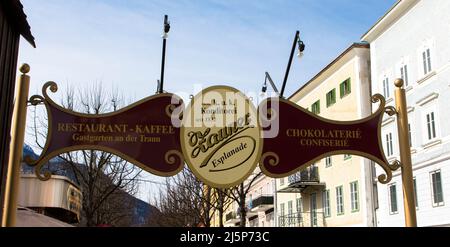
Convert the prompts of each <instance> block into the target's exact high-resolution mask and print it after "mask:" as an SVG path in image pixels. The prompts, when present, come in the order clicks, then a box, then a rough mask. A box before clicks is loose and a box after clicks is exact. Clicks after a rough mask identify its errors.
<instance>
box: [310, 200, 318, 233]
mask: <svg viewBox="0 0 450 247" xmlns="http://www.w3.org/2000/svg"><path fill="white" fill-rule="evenodd" d="M310 207H311V222H310V223H311V226H317V194H316V193H311V205H310Z"/></svg>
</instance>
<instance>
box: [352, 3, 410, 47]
mask: <svg viewBox="0 0 450 247" xmlns="http://www.w3.org/2000/svg"><path fill="white" fill-rule="evenodd" d="M417 2H419V0H397V2H395V3H394V5H392V7H391V8H390V9H389V10H388V11H387V12H386V13H384V15H383V16H382V17H381V18H380V19H378V20H377V22H375V24H374V25H373V26H372V27H370V29H369V30H368V31H367V32H366V33H365V34H363V35H362V36H361V40H364V41H368V42H372V41H373V40H374V39H375V38H376V37H378V36H379V35H380V34H381V33H382V32H383V31H384V30H386V29H387V28H388V27H390V26H391V25H392V24H393V23H394V22H395V21H397V20H398V19H399V18H400V17H402V16H403V14H405V13H406V12H407V11H408V10H409V9H410V8H411V7H412V6H414V5H415V4H416V3H417Z"/></svg>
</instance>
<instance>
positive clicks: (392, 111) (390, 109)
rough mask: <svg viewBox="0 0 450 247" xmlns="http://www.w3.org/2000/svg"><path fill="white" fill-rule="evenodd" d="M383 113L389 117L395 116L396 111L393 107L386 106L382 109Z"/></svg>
mask: <svg viewBox="0 0 450 247" xmlns="http://www.w3.org/2000/svg"><path fill="white" fill-rule="evenodd" d="M384 112H385V113H386V114H388V115H389V116H394V115H397V110H396V109H395V107H393V106H386V107H385V108H384Z"/></svg>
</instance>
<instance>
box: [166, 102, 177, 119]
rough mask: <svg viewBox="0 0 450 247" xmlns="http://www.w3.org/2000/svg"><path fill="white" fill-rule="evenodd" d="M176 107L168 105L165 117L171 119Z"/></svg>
mask: <svg viewBox="0 0 450 247" xmlns="http://www.w3.org/2000/svg"><path fill="white" fill-rule="evenodd" d="M175 108H176V106H175V105H174V104H169V105H167V106H166V108H165V110H166V115H167V116H168V117H172V114H173V111H174V110H175Z"/></svg>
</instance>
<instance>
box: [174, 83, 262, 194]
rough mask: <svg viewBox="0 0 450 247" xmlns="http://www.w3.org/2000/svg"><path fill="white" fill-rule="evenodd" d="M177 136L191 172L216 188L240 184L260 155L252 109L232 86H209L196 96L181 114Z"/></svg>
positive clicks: (254, 165) (256, 121) (260, 148)
mask: <svg viewBox="0 0 450 247" xmlns="http://www.w3.org/2000/svg"><path fill="white" fill-rule="evenodd" d="M180 137H181V138H180V140H181V148H182V150H183V154H184V157H185V160H186V162H187V164H188V166H189V168H190V169H191V171H192V172H193V173H194V174H195V175H196V176H197V177H198V178H199V179H200V180H202V181H203V182H204V183H206V184H208V185H210V186H212V187H216V188H228V187H232V186H234V185H237V184H239V183H241V182H242V181H244V180H245V179H246V178H247V177H248V176H249V175H250V174H251V173H252V172H253V170H254V169H255V167H256V164H257V163H258V161H259V159H260V156H261V151H262V142H261V141H260V129H259V126H258V119H257V112H256V108H255V107H254V106H253V104H252V103H251V102H250V101H249V99H248V98H247V97H246V96H245V95H244V94H243V93H241V92H240V91H238V90H237V89H235V88H232V87H227V86H213V87H209V88H206V89H204V90H203V91H201V92H200V93H199V94H197V95H196V96H195V97H194V98H193V99H192V100H191V102H190V104H189V106H188V107H187V109H186V110H185V112H184V114H183V124H182V127H181V130H180Z"/></svg>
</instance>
